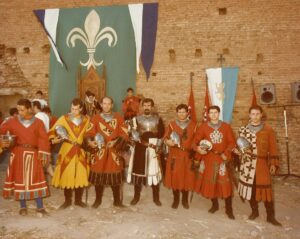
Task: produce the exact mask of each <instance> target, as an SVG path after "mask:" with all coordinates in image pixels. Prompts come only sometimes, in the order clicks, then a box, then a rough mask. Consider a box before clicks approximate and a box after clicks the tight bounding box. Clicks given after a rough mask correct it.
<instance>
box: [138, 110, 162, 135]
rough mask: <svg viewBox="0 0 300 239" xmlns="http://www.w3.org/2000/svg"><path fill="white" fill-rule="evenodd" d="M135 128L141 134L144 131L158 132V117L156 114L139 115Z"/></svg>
mask: <svg viewBox="0 0 300 239" xmlns="http://www.w3.org/2000/svg"><path fill="white" fill-rule="evenodd" d="M136 119H137V130H138V132H139V133H140V134H141V135H142V134H144V133H145V132H152V133H153V134H157V133H158V123H159V117H158V116H157V115H150V116H145V115H141V116H138V117H137V118H136Z"/></svg>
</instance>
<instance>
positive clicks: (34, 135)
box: [0, 99, 50, 215]
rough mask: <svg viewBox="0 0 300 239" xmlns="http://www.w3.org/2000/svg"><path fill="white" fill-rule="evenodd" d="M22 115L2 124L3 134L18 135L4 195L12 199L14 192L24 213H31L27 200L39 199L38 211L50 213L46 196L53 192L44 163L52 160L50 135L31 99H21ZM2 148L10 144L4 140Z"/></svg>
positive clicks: (19, 110)
mask: <svg viewBox="0 0 300 239" xmlns="http://www.w3.org/2000/svg"><path fill="white" fill-rule="evenodd" d="M17 108H18V112H19V115H18V116H16V117H12V118H10V119H9V120H8V121H6V122H5V123H3V124H2V125H1V126H0V134H1V135H4V134H8V133H9V134H11V135H15V136H16V142H15V145H13V146H12V149H11V156H10V161H9V165H8V168H7V174H6V180H5V184H4V189H3V197H4V198H9V196H10V194H11V193H12V192H14V197H15V200H19V201H20V205H21V209H20V211H19V213H20V214H21V215H27V207H26V200H32V199H35V201H36V203H37V212H38V213H40V214H41V215H47V214H48V213H47V212H46V211H45V209H44V207H43V201H42V198H43V197H47V196H48V195H49V189H48V186H47V183H46V180H45V176H44V171H43V164H46V163H47V162H48V161H49V157H50V146H49V141H48V136H47V133H46V130H45V127H44V124H43V122H42V121H41V120H39V119H37V118H35V117H34V116H33V115H32V114H31V112H32V111H31V110H32V109H31V102H30V101H29V100H28V99H21V100H19V101H18V103H17ZM1 144H2V146H1V145H0V146H1V147H7V146H9V144H8V142H5V141H2V143H1Z"/></svg>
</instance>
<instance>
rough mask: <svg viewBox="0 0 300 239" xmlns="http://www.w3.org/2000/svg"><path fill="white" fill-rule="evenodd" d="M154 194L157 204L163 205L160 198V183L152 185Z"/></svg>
mask: <svg viewBox="0 0 300 239" xmlns="http://www.w3.org/2000/svg"><path fill="white" fill-rule="evenodd" d="M152 195H153V202H154V203H155V204H156V206H161V202H160V200H159V184H158V185H152Z"/></svg>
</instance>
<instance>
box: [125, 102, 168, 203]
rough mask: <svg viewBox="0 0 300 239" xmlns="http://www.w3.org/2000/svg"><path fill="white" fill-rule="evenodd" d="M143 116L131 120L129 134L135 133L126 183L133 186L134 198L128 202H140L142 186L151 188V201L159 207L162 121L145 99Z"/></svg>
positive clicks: (151, 104)
mask: <svg viewBox="0 0 300 239" xmlns="http://www.w3.org/2000/svg"><path fill="white" fill-rule="evenodd" d="M142 108H143V114H142V115H139V116H137V117H135V118H133V129H132V132H131V134H133V133H134V131H135V132H137V133H138V134H139V139H138V140H136V141H135V146H134V150H133V153H132V157H131V158H130V162H129V167H128V176H127V182H129V183H132V184H134V197H133V199H132V201H131V202H130V204H131V205H135V204H137V203H138V201H139V200H140V194H141V190H142V185H149V186H152V193H153V201H154V203H155V204H156V205H157V206H161V202H160V200H159V183H160V181H161V179H162V172H161V167H160V162H159V153H160V152H159V151H160V147H161V143H162V140H161V139H162V137H163V136H164V125H163V121H162V119H161V118H160V117H159V116H158V115H157V114H155V113H153V108H154V101H153V100H152V99H150V98H145V99H144V100H143V101H142Z"/></svg>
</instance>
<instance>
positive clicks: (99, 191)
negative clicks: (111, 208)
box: [92, 185, 104, 208]
mask: <svg viewBox="0 0 300 239" xmlns="http://www.w3.org/2000/svg"><path fill="white" fill-rule="evenodd" d="M103 191H104V187H103V186H101V185H95V192H96V199H95V202H94V204H93V205H92V207H93V208H98V207H99V206H100V205H101V203H102V196H103Z"/></svg>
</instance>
